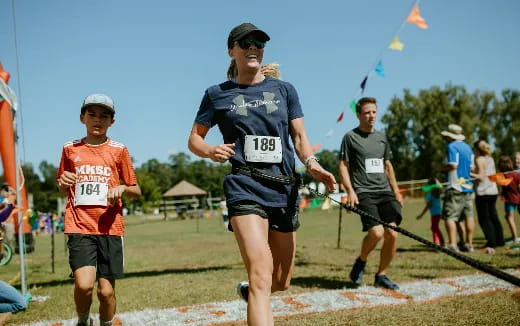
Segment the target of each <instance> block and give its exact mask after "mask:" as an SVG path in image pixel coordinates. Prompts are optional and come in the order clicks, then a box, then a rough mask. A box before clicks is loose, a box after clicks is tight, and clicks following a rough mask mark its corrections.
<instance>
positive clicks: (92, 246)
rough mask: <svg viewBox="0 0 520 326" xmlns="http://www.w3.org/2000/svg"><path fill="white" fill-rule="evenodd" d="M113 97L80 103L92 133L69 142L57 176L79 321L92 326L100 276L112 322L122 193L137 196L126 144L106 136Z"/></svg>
mask: <svg viewBox="0 0 520 326" xmlns="http://www.w3.org/2000/svg"><path fill="white" fill-rule="evenodd" d="M114 114H115V107H114V102H113V101H112V99H111V98H110V97H108V96H106V95H104V94H92V95H89V96H87V97H86V98H85V100H84V101H83V105H82V106H81V114H80V121H81V123H83V124H84V125H85V128H86V133H87V135H86V136H85V137H84V138H82V139H78V140H75V141H69V142H67V143H65V145H64V146H63V149H62V154H61V160H60V166H59V169H58V173H57V177H56V181H57V182H58V188H59V190H60V192H61V194H62V195H64V196H66V197H67V206H66V208H65V230H64V233H65V234H67V237H68V240H67V247H68V249H69V265H70V268H71V270H72V273H71V275H72V276H73V277H74V303H75V304H76V312H77V314H78V322H77V324H76V325H77V326H91V325H93V320H92V318H91V317H90V306H91V305H92V292H93V290H94V285H95V281H96V280H97V281H98V287H97V297H98V299H99V321H100V323H99V325H100V326H109V325H113V323H114V320H115V317H114V316H115V313H116V292H115V284H116V279H118V278H122V277H123V276H124V273H123V261H124V257H123V252H124V251H123V235H124V225H125V223H124V220H123V215H122V212H123V203H122V201H121V198H122V197H123V196H125V197H127V198H130V199H137V198H139V196H140V195H141V189H140V188H139V185H138V184H137V178H136V176H135V172H134V168H133V164H132V160H131V158H130V153H129V152H128V149H127V148H126V146H125V145H123V144H121V143H118V142H116V141H113V140H112V139H110V138H108V137H107V131H108V128H110V127H111V126H112V125H113V124H114V122H115V120H114Z"/></svg>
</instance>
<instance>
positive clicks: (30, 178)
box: [22, 84, 520, 212]
mask: <svg viewBox="0 0 520 326" xmlns="http://www.w3.org/2000/svg"><path fill="white" fill-rule="evenodd" d="M403 92H404V94H403V96H402V97H398V96H395V97H394V98H393V99H392V100H391V103H390V105H389V107H388V108H387V111H386V113H385V114H384V115H383V116H380V117H379V118H380V119H381V122H382V124H383V126H384V130H383V131H384V132H385V133H386V135H387V137H388V140H389V142H390V147H391V148H392V152H393V159H392V163H393V165H394V169H395V171H396V175H397V179H398V180H412V179H423V178H429V177H432V176H435V175H434V172H433V171H435V168H436V167H438V166H439V165H441V164H442V163H443V162H444V159H445V155H446V154H445V153H446V143H445V142H444V140H443V138H442V136H441V134H440V133H441V131H443V130H446V128H447V126H448V124H450V123H456V124H458V125H460V126H461V127H462V128H463V130H464V134H465V136H466V141H467V142H468V143H469V144H470V145H472V144H473V142H474V141H476V140H478V139H485V140H486V141H487V142H488V143H490V144H492V146H493V147H494V153H493V155H494V157H495V159H497V158H498V157H499V156H500V155H510V156H512V155H513V154H514V153H515V151H518V150H520V146H518V145H517V141H518V139H520V91H518V90H514V89H505V90H503V91H502V92H501V93H500V95H497V94H495V92H492V91H482V90H476V91H474V92H473V93H470V92H468V91H467V90H466V89H465V87H463V86H453V85H451V84H447V85H446V86H444V88H441V87H439V86H434V87H431V88H430V89H425V90H420V91H419V92H418V94H416V95H414V94H412V92H411V91H410V90H408V89H405V90H404V91H403ZM346 131H347V130H345V132H346ZM338 148H339V144H338ZM338 154H339V151H338V150H327V149H325V150H321V151H320V152H318V153H316V156H317V157H318V158H319V159H320V163H321V164H322V165H323V167H324V168H325V169H327V170H329V171H331V172H332V173H333V174H334V175H335V177H336V179H337V180H338V173H337V167H338V163H339V157H338ZM22 169H23V172H24V177H25V184H26V186H27V189H28V192H29V193H31V194H32V195H33V209H35V210H38V211H42V212H54V211H56V200H57V198H58V197H59V196H60V194H59V192H58V189H57V186H56V181H55V178H56V172H57V167H56V166H55V165H54V164H52V163H49V162H47V161H42V162H41V163H40V164H39V166H38V170H39V174H38V173H36V171H35V168H34V167H33V166H32V164H30V163H26V164H23V166H22ZM135 171H136V176H137V179H138V182H139V185H140V186H141V190H142V193H143V195H142V196H141V198H140V199H139V200H137V201H135V202H133V203H132V204H135V205H138V206H140V207H142V208H143V209H144V210H145V211H146V210H147V208H148V207H149V205H150V203H153V202H157V201H160V200H161V198H162V194H163V193H164V192H166V191H167V190H168V189H170V188H171V187H173V186H174V185H175V184H177V183H178V182H180V181H182V180H187V181H188V182H190V183H192V184H194V185H196V186H198V187H199V188H202V189H204V190H206V191H207V192H209V193H211V195H212V196H213V197H220V196H223V187H222V184H223V179H224V176H225V175H226V174H227V173H229V172H230V171H231V166H230V164H215V163H213V162H211V161H209V160H203V159H199V160H192V159H191V157H190V156H189V155H188V154H186V153H182V152H181V153H176V154H173V155H170V157H169V158H168V161H167V162H160V161H158V160H157V159H150V160H148V161H146V162H144V163H143V164H141V166H139V167H137V168H136V170H135ZM438 177H440V176H438ZM303 180H304V182H309V181H310V180H311V178H310V176H308V175H307V174H305V175H304V176H303Z"/></svg>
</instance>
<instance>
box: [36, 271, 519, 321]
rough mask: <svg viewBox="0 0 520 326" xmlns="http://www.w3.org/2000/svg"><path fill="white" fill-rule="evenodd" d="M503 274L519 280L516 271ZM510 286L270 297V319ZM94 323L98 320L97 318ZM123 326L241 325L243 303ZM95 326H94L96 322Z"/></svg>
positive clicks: (456, 281) (408, 286)
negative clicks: (271, 317) (271, 315)
mask: <svg viewBox="0 0 520 326" xmlns="http://www.w3.org/2000/svg"><path fill="white" fill-rule="evenodd" d="M505 272H507V273H511V274H513V275H516V276H520V269H516V270H506V271H505ZM514 288H515V286H514V285H512V284H509V283H507V282H504V281H502V280H499V279H497V278H495V277H493V276H490V275H486V274H474V275H466V276H459V277H452V278H441V279H433V280H425V281H418V282H410V283H401V284H400V289H399V290H398V291H390V290H385V289H380V288H375V287H372V286H363V287H360V288H357V289H345V290H327V291H317V292H308V293H301V294H297V295H291V296H273V297H272V300H271V302H272V306H273V314H274V316H290V315H297V314H305V313H319V312H327V311H335V310H345V309H359V308H363V307H375V306H382V305H403V304H408V303H421V302H431V301H437V300H443V299H446V298H450V297H456V296H464V295H474V294H479V293H486V292H496V291H510V290H513V289H514ZM93 317H94V318H96V319H97V318H98V317H97V316H96V315H95V316H93ZM117 317H118V318H119V319H120V321H121V322H122V324H123V325H124V326H142V325H147V326H154V325H182V326H196V325H197V326H199V325H218V324H225V323H230V322H240V321H245V318H246V303H245V302H243V301H240V300H236V301H226V302H214V303H207V304H201V305H194V306H186V307H179V308H171V309H161V310H154V309H146V310H143V311H133V312H125V313H121V314H118V315H117ZM30 325H32V326H74V325H75V320H74V319H69V320H63V321H57V320H54V321H41V322H36V323H32V324H30ZM95 325H97V320H96V323H95Z"/></svg>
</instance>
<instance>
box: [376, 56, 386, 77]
mask: <svg viewBox="0 0 520 326" xmlns="http://www.w3.org/2000/svg"><path fill="white" fill-rule="evenodd" d="M374 71H375V72H376V74H378V75H379V76H381V77H385V69H384V68H383V61H381V60H379V62H378V63H377V65H376V67H375V68H374Z"/></svg>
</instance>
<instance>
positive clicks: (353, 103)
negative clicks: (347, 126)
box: [350, 100, 356, 114]
mask: <svg viewBox="0 0 520 326" xmlns="http://www.w3.org/2000/svg"><path fill="white" fill-rule="evenodd" d="M350 109H351V110H352V113H354V114H356V100H352V102H350Z"/></svg>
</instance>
